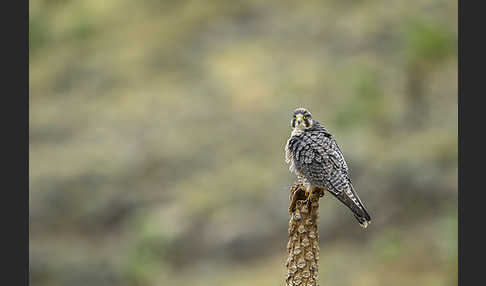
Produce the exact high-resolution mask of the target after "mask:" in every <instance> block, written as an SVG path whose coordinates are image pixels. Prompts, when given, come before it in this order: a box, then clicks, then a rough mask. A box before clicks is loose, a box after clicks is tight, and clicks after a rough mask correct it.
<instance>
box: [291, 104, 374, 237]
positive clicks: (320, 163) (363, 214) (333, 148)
mask: <svg viewBox="0 0 486 286" xmlns="http://www.w3.org/2000/svg"><path fill="white" fill-rule="evenodd" d="M291 127H292V133H291V135H290V138H289V139H288V140H287V144H286V146H285V161H286V163H287V164H290V166H289V170H290V172H291V173H293V174H295V175H297V177H298V180H299V181H301V182H302V183H303V184H304V185H305V186H306V188H307V193H308V196H307V200H309V198H310V196H311V194H312V193H313V192H315V191H318V190H326V191H328V192H330V193H331V194H332V195H333V196H334V197H336V198H337V199H338V200H339V201H341V202H342V203H343V204H344V205H346V206H347V207H348V208H349V209H350V210H351V211H352V212H353V214H354V216H355V218H356V219H357V220H358V222H359V224H360V225H361V227H363V228H366V227H368V224H369V223H370V221H371V217H370V215H369V214H368V212H367V210H366V208H365V206H364V204H363V202H362V201H361V199H360V198H359V197H358V194H357V193H356V191H355V189H354V187H353V184H352V183H351V178H350V176H349V170H348V165H347V164H346V161H345V160H344V156H343V154H342V152H341V149H340V148H339V146H338V144H337V142H336V140H335V139H334V136H333V135H332V134H331V133H330V132H329V131H328V130H327V129H326V128H325V127H324V126H323V125H322V124H320V123H319V122H317V120H314V119H312V115H311V113H310V112H309V111H308V110H307V109H305V108H297V109H296V110H295V111H294V112H293V114H292V120H291Z"/></svg>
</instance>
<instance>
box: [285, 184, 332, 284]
mask: <svg viewBox="0 0 486 286" xmlns="http://www.w3.org/2000/svg"><path fill="white" fill-rule="evenodd" d="M323 194H324V192H323V191H322V190H319V191H315V192H313V193H312V195H311V197H310V202H308V201H306V189H305V187H304V186H303V185H302V184H301V183H295V184H294V185H293V186H292V187H291V188H290V196H289V199H290V206H289V213H290V221H289V242H288V244H287V253H288V257H287V261H286V263H285V266H286V267H287V277H286V282H287V285H288V286H294V285H302V286H318V284H317V272H318V262H319V232H318V229H317V222H318V218H319V198H320V197H321V196H323Z"/></svg>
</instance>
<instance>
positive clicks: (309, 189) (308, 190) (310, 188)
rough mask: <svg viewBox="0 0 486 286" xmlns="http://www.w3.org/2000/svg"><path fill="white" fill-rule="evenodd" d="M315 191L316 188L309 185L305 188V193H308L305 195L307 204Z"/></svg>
mask: <svg viewBox="0 0 486 286" xmlns="http://www.w3.org/2000/svg"><path fill="white" fill-rule="evenodd" d="M315 190H316V187H314V186H312V185H311V184H309V185H308V186H307V192H308V193H309V194H308V195H307V201H308V202H310V197H311V195H312V193H313V192H314V191H315Z"/></svg>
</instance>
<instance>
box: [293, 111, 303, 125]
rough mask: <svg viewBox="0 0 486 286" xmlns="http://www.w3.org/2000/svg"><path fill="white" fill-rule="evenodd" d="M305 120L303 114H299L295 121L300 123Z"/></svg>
mask: <svg viewBox="0 0 486 286" xmlns="http://www.w3.org/2000/svg"><path fill="white" fill-rule="evenodd" d="M303 121H304V118H303V116H302V115H300V114H299V115H297V118H296V119H295V122H296V123H297V125H300V124H301V123H302V122H303Z"/></svg>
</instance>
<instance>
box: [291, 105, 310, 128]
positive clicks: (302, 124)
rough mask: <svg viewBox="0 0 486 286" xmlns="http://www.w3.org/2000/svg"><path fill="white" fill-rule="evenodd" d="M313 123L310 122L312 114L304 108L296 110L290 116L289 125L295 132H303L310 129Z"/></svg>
mask: <svg viewBox="0 0 486 286" xmlns="http://www.w3.org/2000/svg"><path fill="white" fill-rule="evenodd" d="M313 124H314V122H313V121H312V114H311V113H310V112H309V111H308V110H307V109H305V108H302V107H300V108H297V109H296V110H294V113H293V114H292V120H291V122H290V125H291V126H292V128H294V129H297V130H302V131H303V130H305V129H308V128H311V127H312V125H313Z"/></svg>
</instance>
